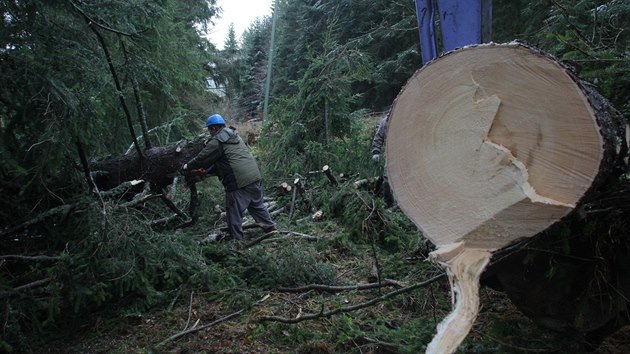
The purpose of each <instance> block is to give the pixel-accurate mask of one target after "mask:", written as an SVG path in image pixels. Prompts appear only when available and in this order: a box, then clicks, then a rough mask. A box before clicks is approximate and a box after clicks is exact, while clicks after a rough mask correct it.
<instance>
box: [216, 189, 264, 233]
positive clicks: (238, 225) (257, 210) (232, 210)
mask: <svg viewBox="0 0 630 354" xmlns="http://www.w3.org/2000/svg"><path fill="white" fill-rule="evenodd" d="M225 208H226V215H227V224H228V230H229V232H230V235H232V237H234V239H236V240H242V239H243V213H244V212H245V210H247V211H249V214H250V215H251V216H252V217H253V218H254V220H255V221H256V222H257V223H259V224H261V225H262V226H263V229H268V228H272V227H274V226H275V224H274V222H273V220H271V215H269V210H268V209H267V207H266V206H265V205H264V204H263V191H262V183H261V182H260V181H258V182H254V183H252V184H249V185H247V186H245V187H243V188H241V189H237V190H235V191H231V192H228V191H225Z"/></svg>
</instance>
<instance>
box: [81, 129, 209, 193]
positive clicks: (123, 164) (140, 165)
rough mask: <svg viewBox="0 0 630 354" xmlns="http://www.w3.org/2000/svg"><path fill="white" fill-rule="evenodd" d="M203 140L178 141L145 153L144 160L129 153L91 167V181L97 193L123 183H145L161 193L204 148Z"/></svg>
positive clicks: (96, 163)
mask: <svg viewBox="0 0 630 354" xmlns="http://www.w3.org/2000/svg"><path fill="white" fill-rule="evenodd" d="M204 146H205V145H204V140H203V139H202V138H198V139H196V140H194V141H191V142H178V143H176V144H173V145H168V146H162V147H155V148H151V149H146V150H144V159H140V158H139V157H138V154H136V153H131V154H128V155H123V156H116V157H112V158H108V159H105V160H102V161H98V162H94V163H92V164H91V169H92V171H93V178H94V181H95V183H96V185H97V187H98V188H99V190H109V189H112V188H114V187H117V186H118V185H120V184H121V183H123V182H126V181H132V180H144V181H147V182H149V183H150V185H151V190H153V191H156V192H162V190H163V189H164V188H165V187H167V186H168V185H170V184H171V183H173V178H174V177H175V176H177V174H178V171H179V169H180V168H181V167H182V166H183V165H184V164H185V163H187V162H188V161H189V160H190V159H192V158H193V157H195V156H196V155H197V154H198V153H199V152H200V151H201V149H203V147H204Z"/></svg>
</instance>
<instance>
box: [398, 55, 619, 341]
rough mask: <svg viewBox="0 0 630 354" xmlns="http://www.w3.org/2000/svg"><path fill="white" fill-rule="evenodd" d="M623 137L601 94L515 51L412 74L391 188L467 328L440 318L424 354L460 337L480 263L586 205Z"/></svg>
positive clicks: (472, 309) (447, 61) (473, 305)
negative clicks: (440, 270) (442, 271)
mask: <svg viewBox="0 0 630 354" xmlns="http://www.w3.org/2000/svg"><path fill="white" fill-rule="evenodd" d="M624 134H625V132H624V124H623V121H622V119H621V116H620V115H619V114H618V113H617V112H616V111H615V110H614V109H613V108H612V107H610V105H608V104H607V103H606V101H605V100H604V99H603V98H601V96H599V95H598V94H597V93H596V92H594V90H592V89H591V88H590V87H588V86H587V85H586V84H584V83H583V82H582V81H580V80H579V79H578V78H577V77H576V76H575V75H574V74H573V73H572V72H571V71H570V70H568V69H567V68H566V67H565V66H563V65H562V64H560V63H559V62H557V61H556V60H554V59H553V58H551V57H549V56H547V55H545V54H543V53H541V52H540V51H538V50H535V49H533V48H530V47H527V46H525V45H522V44H519V43H510V44H502V45H496V44H491V45H479V46H471V47H466V48H462V49H459V50H456V51H453V52H451V53H448V54H446V55H444V56H442V57H441V58H439V59H437V60H435V61H432V62H431V63H429V64H428V65H426V66H424V67H423V68H421V69H420V70H418V71H417V72H416V73H415V74H414V75H413V76H412V78H411V79H410V80H409V81H408V83H407V85H406V86H405V87H404V88H403V90H402V91H401V93H400V95H399V96H398V98H397V99H396V101H395V103H394V105H393V108H392V113H391V116H390V120H389V127H388V141H387V151H386V155H387V161H388V174H389V180H390V183H391V186H392V190H393V192H394V195H395V197H396V200H397V203H398V205H399V206H400V208H401V210H402V211H403V212H404V213H405V214H407V215H408V216H409V217H410V219H411V220H413V222H414V223H415V224H416V225H417V226H418V227H419V228H420V229H421V230H422V231H423V234H424V235H425V236H426V237H427V238H428V239H429V240H431V241H432V242H433V243H434V244H435V245H436V246H437V250H436V251H435V252H434V253H433V254H432V256H431V258H432V259H434V260H435V261H437V262H439V263H440V264H442V265H444V266H446V267H447V271H448V273H449V278H450V280H451V285H452V288H453V292H454V296H455V297H456V300H457V304H456V306H455V308H456V309H455V311H454V313H453V314H452V315H453V316H456V317H457V316H459V315H458V314H466V315H465V316H466V318H465V321H463V322H466V321H468V322H470V323H468V324H467V325H465V326H464V325H462V324H461V323H460V322H462V321H458V320H453V318H448V319H447V320H445V321H444V322H443V323H442V324H441V325H440V326H439V327H438V328H439V332H440V333H438V335H436V337H435V338H434V341H433V342H432V343H431V344H430V345H429V347H428V348H429V352H436V353H445V352H452V351H454V350H456V348H457V346H458V345H459V344H460V343H461V341H462V340H463V339H464V338H465V337H466V335H467V333H468V330H469V329H470V325H472V321H474V318H475V316H476V313H477V311H478V308H477V307H478V300H476V299H470V296H478V294H477V292H476V291H465V292H464V291H462V290H461V289H473V290H475V289H477V287H478V284H470V282H474V283H478V281H479V280H478V279H479V275H480V273H481V272H483V270H484V268H485V265H486V264H487V260H484V259H483V258H484V257H487V258H488V259H489V258H490V257H491V255H492V252H494V251H496V250H499V249H501V248H504V247H505V246H508V245H510V244H512V243H514V242H516V241H518V240H521V239H524V238H529V237H532V236H534V235H536V234H538V233H540V232H542V231H543V230H545V229H547V228H548V227H549V226H551V225H552V224H554V223H556V222H557V221H558V220H560V219H562V218H564V217H567V216H568V215H569V214H570V213H571V212H572V211H573V210H575V209H576V207H577V206H579V205H580V204H581V203H583V202H584V201H585V200H587V199H588V197H589V195H590V194H591V191H592V190H594V189H595V188H596V187H597V186H598V185H600V184H601V183H602V181H604V180H605V179H606V177H608V176H609V175H610V173H611V172H612V171H613V170H614V169H615V167H619V164H621V163H623V157H625V155H627V145H626V144H625V142H624V141H625V135H624ZM471 255H472V256H471ZM480 257H481V258H480ZM465 259H468V260H465ZM466 262H468V263H466ZM471 272H472V273H471ZM466 283H468V284H466ZM473 293H474V295H473ZM453 325H456V326H458V327H457V328H453V327H452V326H453Z"/></svg>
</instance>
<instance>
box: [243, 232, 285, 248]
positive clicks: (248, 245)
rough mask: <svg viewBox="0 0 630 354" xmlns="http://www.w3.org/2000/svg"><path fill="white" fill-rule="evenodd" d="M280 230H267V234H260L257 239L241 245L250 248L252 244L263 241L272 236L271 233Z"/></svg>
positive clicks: (273, 233)
mask: <svg viewBox="0 0 630 354" xmlns="http://www.w3.org/2000/svg"><path fill="white" fill-rule="evenodd" d="M278 232H279V231H278V230H273V231H271V232H267V233H266V234H264V235H262V236H260V237H259V238H257V239H255V240H252V241H251V242H249V243H247V244H245V245H243V247H241V248H242V249H248V248H250V247H252V246H254V245H256V244H258V243H260V242H262V241H263V240H264V239H267V238H269V237H271V235H275V234H277V233H278Z"/></svg>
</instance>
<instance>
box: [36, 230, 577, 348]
mask: <svg viewBox="0 0 630 354" xmlns="http://www.w3.org/2000/svg"><path fill="white" fill-rule="evenodd" d="M282 233H283V232H282V231H281V232H280V234H282ZM320 236H322V235H320ZM329 236H330V235H327V236H326V237H329ZM286 237H291V234H289V233H287V235H286ZM299 242H301V241H297V240H291V239H290V240H284V241H283V240H282V237H280V240H279V241H271V242H265V243H261V244H259V245H256V246H254V247H264V248H265V249H266V250H267V251H269V252H274V251H275V250H277V249H278V248H286V247H299ZM401 256H403V255H401ZM326 257H327V258H328V259H329V260H330V262H331V263H333V265H334V267H335V269H337V273H338V274H341V275H342V276H343V282H344V283H350V284H352V283H354V284H359V283H363V284H365V283H366V279H365V275H366V274H368V273H369V266H368V265H369V264H371V259H370V256H369V254H367V255H361V254H355V255H349V254H347V253H343V254H342V253H338V252H335V250H331V252H329V253H328V254H327V255H326ZM422 262H424V260H415V261H409V263H410V264H409V269H413V268H415V267H421V266H422V265H421V263H422ZM403 271H404V270H403ZM436 274H439V273H436ZM402 285H406V284H402ZM397 288H399V287H394V288H392V287H384V288H381V289H380V290H364V291H356V290H353V291H340V292H338V293H336V294H323V295H322V294H318V293H317V292H316V291H314V290H305V291H300V292H295V293H288V292H280V291H277V290H270V291H265V292H264V293H261V294H264V296H263V297H261V298H260V300H263V298H264V300H263V301H260V302H259V303H258V304H256V305H253V306H251V307H244V308H234V306H233V304H230V301H229V299H225V298H223V299H220V300H217V297H216V296H214V295H215V294H212V293H210V292H205V293H201V292H199V293H197V292H194V291H189V292H188V293H185V294H183V293H181V294H173V300H172V302H171V303H170V305H169V304H165V305H164V306H162V307H158V308H154V309H153V310H152V311H150V312H148V313H143V314H138V315H129V316H125V317H111V315H108V314H106V313H102V314H95V315H94V316H92V317H91V318H87V319H85V320H84V323H82V325H81V330H78V331H77V330H73V331H72V332H71V333H67V334H66V335H65V336H63V337H60V338H58V339H56V340H53V341H51V342H49V343H48V344H47V345H46V348H42V349H41V350H38V351H37V352H40V353H161V352H163V353H415V352H419V351H424V348H425V345H426V344H427V343H428V341H429V340H430V338H431V337H432V335H433V332H434V330H435V327H436V326H437V324H438V322H439V321H441V320H442V319H443V318H444V317H445V316H446V315H447V313H448V311H449V310H450V309H449V308H448V307H449V306H442V305H440V302H441V301H440V299H448V297H449V296H450V288H449V284H448V280H447V279H446V277H442V278H441V279H440V280H438V281H436V282H434V283H432V284H429V285H427V287H426V288H425V289H423V290H422V291H421V292H418V291H414V292H410V293H407V294H401V295H398V296H396V297H394V298H393V299H389V300H385V301H378V302H376V303H374V304H373V305H371V306H369V307H365V308H363V309H359V310H355V311H348V312H344V313H340V314H337V315H332V316H321V317H320V318H316V319H313V320H308V321H303V322H297V323H280V322H269V321H267V322H264V321H261V318H263V317H265V316H278V317H282V318H285V319H286V320H294V319H296V318H298V317H299V316H300V315H306V314H317V313H318V312H322V311H323V312H326V311H327V310H333V309H337V308H348V307H350V306H353V305H356V304H362V303H365V302H366V301H369V300H371V299H374V298H378V297H379V296H381V295H382V294H385V293H389V292H391V291H393V290H394V289H397ZM240 291H246V289H245V290H244V289H241V290H240ZM480 298H481V311H480V314H479V316H478V318H477V319H476V321H475V325H474V327H473V328H472V330H471V332H470V333H469V335H468V337H467V339H466V341H465V342H464V344H463V345H462V346H461V347H460V349H459V351H458V353H532V352H535V353H566V352H570V351H573V352H574V353H580V352H581V351H580V350H577V351H576V350H572V349H575V348H579V347H580V346H579V345H577V344H576V343H575V342H574V341H575V340H577V339H576V338H571V337H567V336H566V334H561V333H550V332H549V331H547V330H545V329H543V328H541V327H539V326H537V325H536V324H535V323H533V322H532V321H531V320H530V319H528V318H527V317H526V316H524V315H523V314H522V313H521V312H519V311H518V310H517V309H516V308H515V307H514V306H513V305H512V303H511V302H510V300H509V299H508V298H507V297H506V295H505V294H503V293H501V292H498V291H495V290H493V289H490V288H488V287H482V288H481V291H480ZM442 302H443V301H442ZM324 304H325V305H326V307H324ZM226 317H230V318H229V319H226ZM213 322H216V324H215V325H210V324H211V323H213ZM202 327H206V328H204V329H201V330H197V329H199V328H202ZM380 327H383V328H380ZM385 327H387V330H388V332H386V330H385V329H384V328H385ZM416 327H417V333H414V332H415V331H416V329H415V328H416ZM191 330H192V331H191ZM186 331H189V332H188V333H187V334H184V333H185V332H186ZM410 332H411V333H410ZM176 335H177V336H178V337H177V338H173V336H176ZM381 336H382V337H381ZM169 338H171V339H170V340H169ZM410 341H418V342H419V343H409V342H410ZM160 343H162V345H160Z"/></svg>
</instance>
